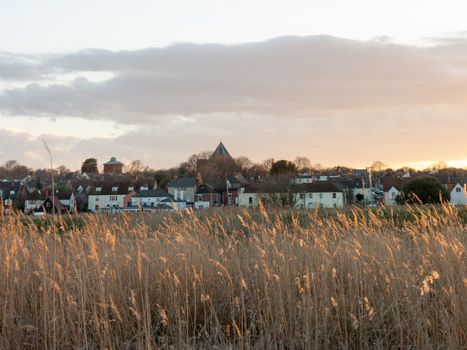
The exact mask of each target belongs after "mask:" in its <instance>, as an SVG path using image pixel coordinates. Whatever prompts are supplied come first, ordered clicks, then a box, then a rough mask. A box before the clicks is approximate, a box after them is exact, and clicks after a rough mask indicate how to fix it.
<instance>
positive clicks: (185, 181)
mask: <svg viewBox="0 0 467 350" xmlns="http://www.w3.org/2000/svg"><path fill="white" fill-rule="evenodd" d="M169 187H196V177H194V176H193V177H182V178H179V179H175V180H172V181H170V183H169Z"/></svg>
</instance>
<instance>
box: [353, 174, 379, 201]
mask: <svg viewBox="0 0 467 350" xmlns="http://www.w3.org/2000/svg"><path fill="white" fill-rule="evenodd" d="M353 202H354V203H356V204H364V205H369V204H373V203H375V195H374V189H373V187H372V186H370V184H369V182H368V181H367V180H366V179H361V180H360V181H356V182H355V187H354V189H353Z"/></svg>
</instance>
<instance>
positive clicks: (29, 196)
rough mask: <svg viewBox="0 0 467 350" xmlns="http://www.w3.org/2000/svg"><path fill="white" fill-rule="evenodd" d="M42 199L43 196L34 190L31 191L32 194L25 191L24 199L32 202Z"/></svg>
mask: <svg viewBox="0 0 467 350" xmlns="http://www.w3.org/2000/svg"><path fill="white" fill-rule="evenodd" d="M43 198H44V196H43V195H42V193H41V192H40V191H38V190H35V191H32V192H29V191H28V190H26V196H25V198H24V199H25V200H30V201H34V200H38V199H43Z"/></svg>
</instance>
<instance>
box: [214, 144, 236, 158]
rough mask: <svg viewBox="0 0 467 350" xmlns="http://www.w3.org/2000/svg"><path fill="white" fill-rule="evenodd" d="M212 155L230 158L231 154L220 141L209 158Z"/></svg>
mask: <svg viewBox="0 0 467 350" xmlns="http://www.w3.org/2000/svg"><path fill="white" fill-rule="evenodd" d="M213 157H225V158H230V159H232V156H231V155H230V153H229V151H227V148H225V146H224V144H223V143H222V141H221V142H220V143H219V145H218V146H217V148H216V149H215V150H214V152H213V153H212V155H211V158H213Z"/></svg>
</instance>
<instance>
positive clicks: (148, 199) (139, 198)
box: [131, 189, 171, 209]
mask: <svg viewBox="0 0 467 350" xmlns="http://www.w3.org/2000/svg"><path fill="white" fill-rule="evenodd" d="M168 198H171V196H170V194H168V193H167V192H166V191H165V190H162V189H157V190H142V191H140V192H139V193H137V194H136V195H135V196H134V197H133V198H132V199H131V207H141V208H143V209H144V208H154V207H156V206H157V205H158V204H161V203H163V202H162V201H163V200H165V199H168ZM164 204H165V203H164ZM165 205H166V204H165Z"/></svg>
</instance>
